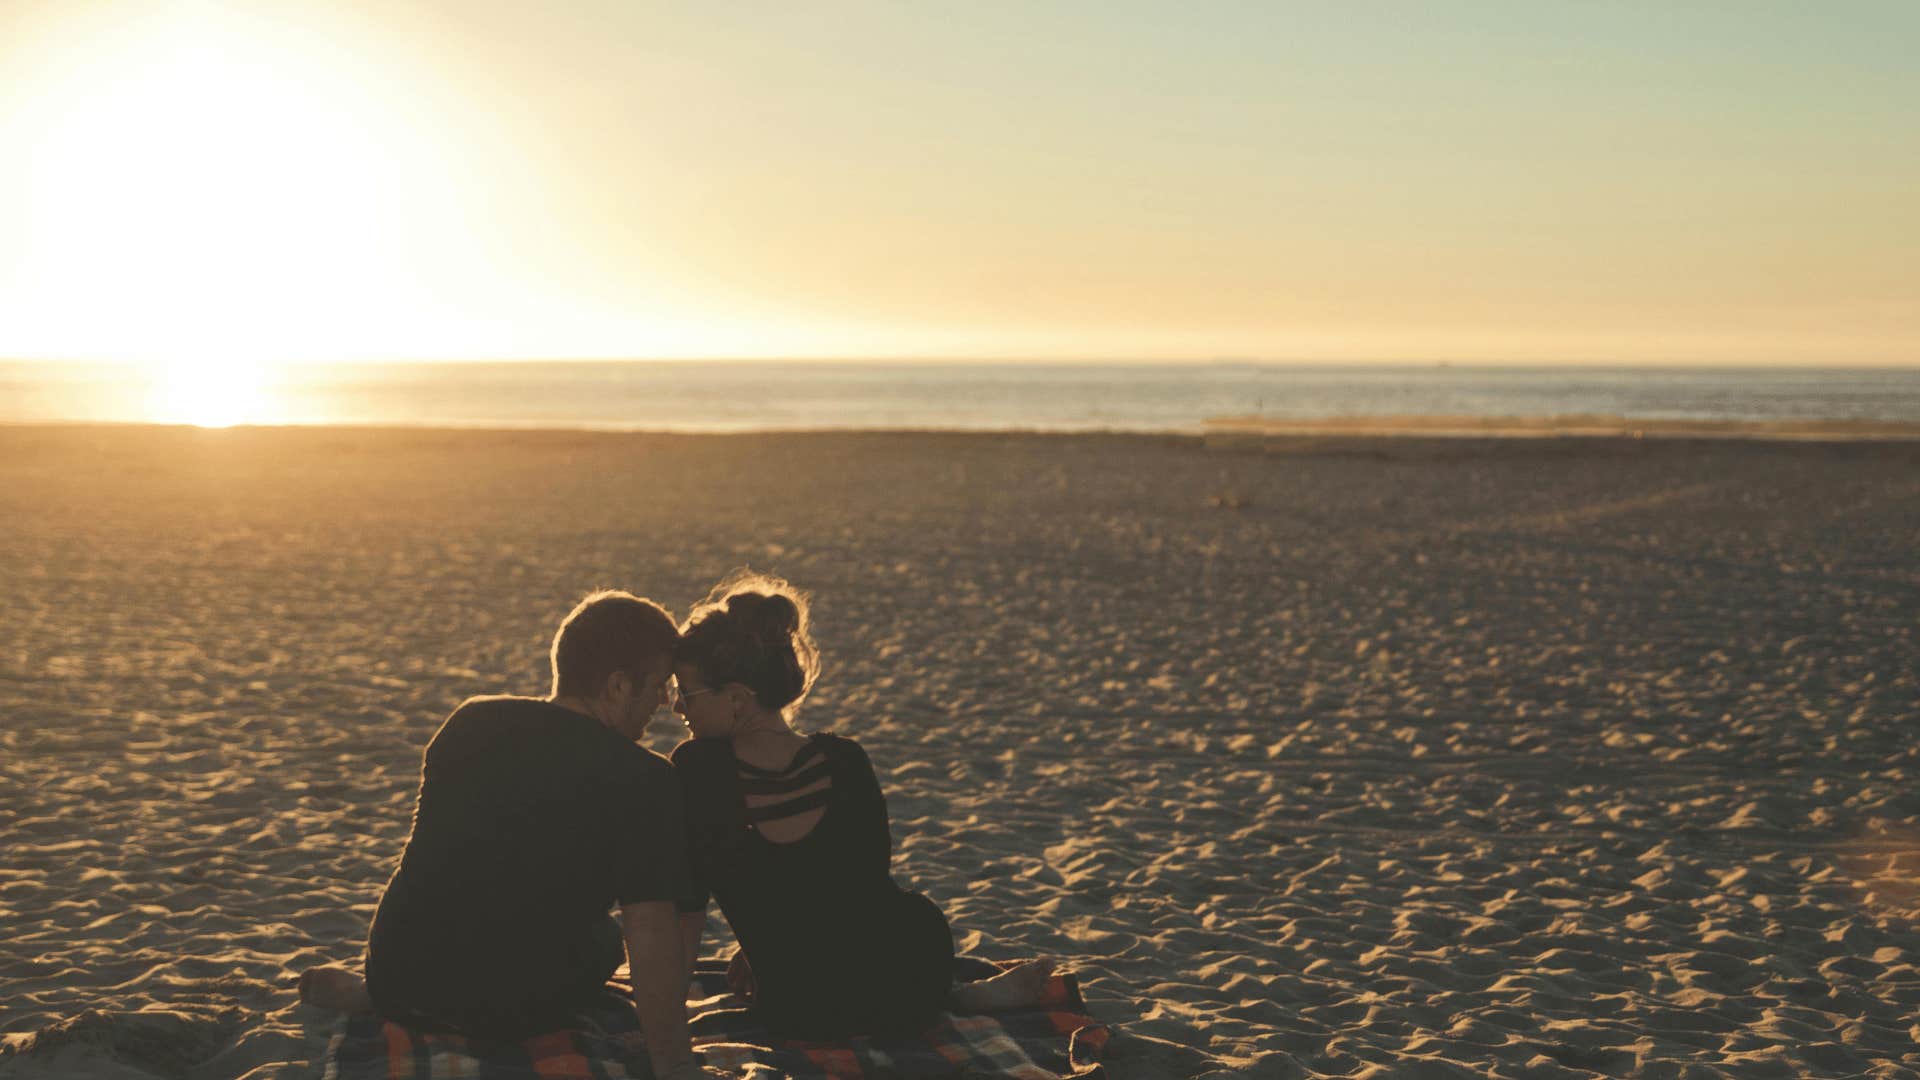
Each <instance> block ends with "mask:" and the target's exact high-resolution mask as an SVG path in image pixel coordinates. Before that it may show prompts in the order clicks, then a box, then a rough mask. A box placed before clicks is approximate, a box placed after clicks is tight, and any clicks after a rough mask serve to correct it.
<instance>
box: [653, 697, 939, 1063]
mask: <svg viewBox="0 0 1920 1080" xmlns="http://www.w3.org/2000/svg"><path fill="white" fill-rule="evenodd" d="M673 764H674V766H675V768H677V769H679V770H680V775H681V778H682V786H683V788H684V789H685V791H686V794H687V840H688V846H689V850H690V853H691V856H692V861H693V874H694V880H695V883H696V885H697V886H699V887H700V888H702V889H703V890H705V891H707V892H710V893H711V894H712V896H713V898H714V899H715V900H717V901H718V902H719V904H720V911H721V913H722V914H723V915H725V916H726V919H727V924H728V925H729V926H731V927H732V928H733V933H734V936H735V937H736V938H738V939H739V941H740V947H741V948H742V949H743V950H745V952H746V954H747V960H748V962H749V963H751V964H752V965H753V975H754V982H755V989H754V1001H753V1012H754V1015H755V1017H756V1018H757V1019H759V1020H760V1022H762V1023H764V1024H766V1025H767V1027H769V1028H770V1029H772V1030H773V1031H774V1032H775V1033H776V1034H779V1035H783V1036H786V1037H789V1038H801V1039H838V1038H845V1037H847V1036H851V1035H883V1034H892V1033H911V1032H917V1031H919V1030H921V1029H923V1028H924V1027H925V1026H926V1025H927V1024H928V1023H929V1022H930V1021H931V1020H932V1018H933V1016H934V1014H935V1013H937V1012H939V1011H940V1010H941V1009H943V1008H945V1006H946V1000H947V993H948V991H949V990H950V988H951V987H952V983H953V967H954V965H953V932H952V930H951V929H950V928H949V927H948V925H947V920H946V916H944V915H942V914H941V913H940V909H939V908H938V907H937V906H935V905H934V903H933V902H932V901H931V900H928V899H927V898H926V897H924V896H922V895H920V894H919V893H913V892H907V891H905V890H903V889H901V888H900V887H899V886H898V885H896V884H894V881H893V878H892V876H891V875H890V874H889V865H890V863H891V860H892V854H893V852H892V846H893V845H892V837H891V835H890V834H889V832H888V830H887V804H886V800H885V799H884V798H883V797H882V796H881V794H880V784H879V781H878V780H877V779H875V777H874V774H873V765H872V763H871V762H869V761H868V760H867V755H866V751H864V750H862V749H860V745H859V744H858V743H856V742H854V741H853V740H851V739H843V738H841V737H839V736H837V735H830V734H820V735H814V736H812V737H811V738H809V739H808V741H807V745H806V746H805V747H803V748H802V749H801V750H800V752H799V753H798V754H796V755H794V758H793V760H792V762H791V763H789V764H788V766H787V767H786V768H785V769H783V770H778V771H769V770H763V769H757V768H754V767H753V766H751V765H748V764H747V763H745V762H743V761H739V760H737V759H736V758H735V757H734V754H733V745H732V744H731V743H730V742H728V741H727V740H725V739H695V740H690V741H688V742H685V743H682V744H680V746H679V747H678V748H677V749H676V750H675V751H674V753H673ZM823 777H831V779H832V783H831V785H830V786H828V787H826V788H825V789H824V790H819V791H814V792H811V793H802V794H797V795H796V794H793V793H795V792H802V791H804V789H807V788H809V787H811V786H812V785H815V784H817V783H818V782H819V781H820V780H821V778H823ZM748 792H753V793H756V794H759V795H763V796H780V795H788V796H789V797H788V798H786V799H778V798H775V799H774V800H773V802H772V805H764V806H754V807H749V806H748V805H747V803H746V799H745V795H746V794H747V793H748ZM821 807H825V814H824V816H822V817H821V818H820V820H819V822H818V823H817V824H815V825H814V827H813V829H812V830H811V831H809V832H808V833H807V834H806V835H805V836H804V837H802V838H800V839H799V840H796V841H794V842H792V843H785V844H781V843H774V842H773V841H770V840H768V839H767V838H766V837H764V836H762V835H761V834H760V832H759V831H758V830H757V829H756V828H755V826H756V824H757V823H760V822H765V821H769V820H776V819H779V818H785V817H791V816H793V815H796V814H800V813H805V812H806V811H808V810H813V809H818V808H821Z"/></svg>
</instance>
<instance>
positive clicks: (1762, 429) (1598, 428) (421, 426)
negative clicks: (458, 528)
mask: <svg viewBox="0 0 1920 1080" xmlns="http://www.w3.org/2000/svg"><path fill="white" fill-rule="evenodd" d="M34 429H40V430H46V431H64V432H74V431H83V430H90V429H92V430H99V431H103V432H105V431H112V432H129V433H131V432H152V433H160V432H179V433H184V434H202V435H206V436H209V437H217V436H220V435H229V434H230V435H238V434H257V433H267V432H287V433H295V432H301V433H310V434H322V433H336V434H346V433H353V434H367V435H372V434H407V433H434V432H437V433H446V434H449V435H452V434H466V435H480V436H484V435H489V434H497V435H513V436H527V435H541V434H551V435H562V436H564V435H596V436H621V435H632V436H700V437H715V436H721V437H738V436H747V437H753V436H789V435H808V436H831V435H859V436H917V435H927V436H942V437H946V436H973V437H982V438H1003V437H1009V436H1019V437H1037V436H1044V437H1050V438H1072V437H1082V436H1090V437H1126V438H1182V439H1195V440H1199V441H1201V442H1204V443H1205V444H1206V445H1208V446H1221V445H1235V444H1258V443H1269V442H1274V443H1278V442H1297V441H1300V440H1306V441H1309V442H1312V441H1320V440H1328V439H1338V440H1375V439H1378V440H1385V441H1390V442H1401V441H1407V440H1424V439H1433V440H1485V441H1509V440H1511V441H1526V442H1538V441H1550V440H1606V441H1612V440H1627V441H1635V440H1640V441H1648V440H1658V441H1685V440H1743V441H1757V442H1920V423H1903V422H1897V421H1865V420H1860V421H1855V420H1805V421H1801V420H1772V421H1738V420H1664V419H1662V420H1652V419H1642V420H1636V419H1633V418H1631V417H1620V416H1586V415H1582V416H1502V417H1474V416H1341V417H1326V418H1307V419H1287V418H1280V417H1263V416H1231V417H1212V418H1208V419H1206V420H1203V421H1201V422H1199V423H1196V424H1192V425H1187V426H1181V427H1168V428H1125V427H1067V426H1059V427H1044V426H1025V427H1021V426H1008V427H908V426H899V427H854V426H837V427H836V426H820V427H801V426H788V427H744V426H741V427H729V426H722V425H712V426H699V425H676V426H623V425H612V424H591V423H587V424H579V423H576V424H554V423H544V422H538V421H529V422H523V423H515V422H508V421H498V420H482V421H470V422H462V421H446V422H435V423H390V422H384V421H368V422H364V423H285V424H233V425H224V426H206V425H196V424H178V423H153V422H145V421H137V420H124V421H123V420H0V430H12V431H28V430H34Z"/></svg>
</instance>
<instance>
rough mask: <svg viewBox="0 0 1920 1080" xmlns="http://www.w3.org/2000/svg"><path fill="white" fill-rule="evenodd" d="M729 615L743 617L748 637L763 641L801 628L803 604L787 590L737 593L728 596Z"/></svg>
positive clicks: (742, 625) (742, 622)
mask: <svg viewBox="0 0 1920 1080" xmlns="http://www.w3.org/2000/svg"><path fill="white" fill-rule="evenodd" d="M727 614H729V615H731V616H733V617H734V618H736V619H739V620H740V623H741V629H743V630H744V631H746V633H747V634H748V636H750V637H754V638H758V639H760V640H763V641H765V640H772V639H775V638H779V637H784V636H787V635H790V634H794V633H797V632H799V630H800V607H799V605H798V604H795V603H794V602H793V599H792V598H791V597H789V596H787V595H786V594H784V593H762V592H737V593H734V594H732V595H731V596H728V597H727Z"/></svg>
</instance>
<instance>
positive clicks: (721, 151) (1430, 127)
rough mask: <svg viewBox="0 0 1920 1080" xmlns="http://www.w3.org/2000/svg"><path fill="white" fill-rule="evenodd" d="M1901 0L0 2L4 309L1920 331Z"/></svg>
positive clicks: (840, 334)
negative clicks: (1817, 0)
mask: <svg viewBox="0 0 1920 1080" xmlns="http://www.w3.org/2000/svg"><path fill="white" fill-rule="evenodd" d="M1916 41H1920V4H1915V3H1912V2H1911V0H1886V2H1879V3H1874V2H1846V3H1834V4H1827V5H1810V4H1804V3H1764V2H1758V0H1753V2H1737V3H1736V2H1728V3H1709V2H1703V0H1694V2H1687V3H1681V4H1673V3H1671V2H1668V3H1612V4H1590V3H1545V2H1537V0H1536V2H1512V3H1508V2H1492V0H1485V2H1478V3H1468V2H1453V3H1446V4H1433V3H1394V4H1388V3H1355V4H1340V5H1332V4H1280V3H1249V4H1227V3H1213V4H1171V3H1169V4H1131V3H1115V2H1112V0H1105V2H1099V3H1051V4H1044V5H1043V4H1026V3H1004V4H1001V3H979V4H952V5H932V4H891V3H872V4H866V3H840V4H830V5H780V4H764V5H762V4H730V5H700V6H692V5H689V6H685V7H675V6H664V5H662V6H652V5H640V4H634V3H630V2H613V0H607V2H598V3H593V2H575V3H570V4H551V5H549V4H531V3H501V4H487V3H475V2H461V3H446V4H418V3H413V4H393V3H383V4H377V5H375V4H369V5H365V6H352V5H344V4H318V3H279V4H267V5H252V6H241V5H223V4H211V3H195V4H178V5H156V4H151V3H148V4H140V5H88V4H78V3H70V2H63V3H46V4H39V3H32V2H29V3H24V4H23V3H20V2H18V0H13V2H11V3H6V2H0V355H8V356H104V357H117V356H132V357H135V358H153V359H162V360H164V359H168V358H178V357H182V356H187V355H194V354H197V353H199V352H202V351H211V352H215V353H221V354H226V355H231V356H248V357H251V356H256V355H261V356H267V357H269V358H308V359H313V358H331V357H338V358H398V357H495V356H499V357H506V356H512V357H533V356H622V357H629V356H649V355H672V356H702V355H731V356H796V355H839V356H845V355H885V356H1027V357H1062V356H1072V357H1139V358H1178V357H1195V358H1210V357H1218V356H1243V357H1259V358H1264V359H1348V358H1351V359H1409V360H1411V359H1438V358H1451V359H1469V360H1554V359H1559V360H1623V361H1713V362H1741V361H1749V362H1773V361H1787V362H1802V363H1836V364H1864V363H1920V289H1916V287H1915V285H1914V282H1916V281H1920V194H1916V193H1920V135H1917V134H1916V130H1920V129H1916V127H1915V122H1914V118H1915V116H1916V115H1920V64H1915V63H1914V62H1913V57H1912V46H1913V44H1914V42H1916Z"/></svg>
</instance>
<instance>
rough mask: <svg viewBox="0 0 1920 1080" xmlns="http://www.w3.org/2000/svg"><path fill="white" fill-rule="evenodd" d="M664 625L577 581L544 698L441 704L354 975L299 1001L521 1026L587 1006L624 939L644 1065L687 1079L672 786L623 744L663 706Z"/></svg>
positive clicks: (500, 1029)
mask: <svg viewBox="0 0 1920 1080" xmlns="http://www.w3.org/2000/svg"><path fill="white" fill-rule="evenodd" d="M678 637H679V635H678V633H677V632H676V630H675V629H674V625H673V619H672V618H671V617H670V616H668V615H667V613H666V611H665V610H663V609H662V608H661V607H660V606H659V605H658V604H655V603H653V602H652V601H649V600H643V599H640V598H639V597H636V596H633V595H631V594H628V593H624V592H598V593H594V594H593V595H591V596H589V597H587V598H586V599H585V600H582V601H581V602H580V604H579V606H577V607H575V608H574V609H573V612H572V613H571V614H569V615H568V616H567V618H566V621H565V622H563V623H562V624H561V626H560V630H559V632H558V633H556V634H555V635H554V639H553V650H552V661H553V692H552V693H551V694H550V695H549V696H548V697H546V698H544V699H537V698H521V697H483V698H472V699H469V700H468V701H466V702H464V703H463V704H461V706H460V707H459V708H457V709H455V710H454V711H453V714H452V715H451V716H449V717H448V718H447V720H446V723H444V724H443V725H441V728H440V731H439V733H438V734H436V735H435V736H434V737H433V741H432V742H431V743H429V744H428V745H427V751H426V755H425V757H424V759H423V762H422V765H421V776H420V794H419V800H418V802H417V803H416V805H415V807H414V813H413V832H412V835H410V836H409V837H408V838H407V846H406V850H405V852H404V853H402V855H401V857H400V866H399V868H398V869H397V870H396V871H394V874H393V877H392V879H391V880H390V881H388V883H387V890H386V894H385V895H384V896H383V897H382V898H381V900H380V907H379V910H378V911H377V912H376V913H375V915H374V918H373V927H372V929H371V931H370V932H369V935H368V941H367V967H366V971H367V975H366V981H365V984H364V986H362V985H361V984H360V982H359V980H358V979H357V978H355V977H354V976H352V975H351V973H348V972H346V971H343V970H341V969H338V968H326V969H319V970H317V971H312V972H308V973H307V974H306V975H305V976H303V977H302V980H301V993H302V997H303V998H304V999H305V1000H307V1001H309V1002H312V1003H314V1004H320V1005H326V1006H331V1007H334V1008H342V1009H348V1010H351V1009H354V1008H355V1007H359V1008H367V1007H371V1008H373V1009H375V1010H377V1011H378V1012H379V1013H380V1014H381V1015H383V1016H385V1017H387V1018H389V1019H391V1020H395V1021H397V1022H399V1023H402V1024H405V1025H408V1026H410V1027H416V1028H422V1029H427V1030H439V1031H455V1032H460V1033H462V1034H467V1035H474V1036H486V1037H493V1038H524V1037H526V1036H529V1035H533V1034H537V1033H540V1032H543V1031H551V1030H555V1029H558V1028H562V1027H565V1026H567V1024H568V1023H569V1018H570V1017H572V1016H574V1015H575V1014H576V1013H578V1012H579V1011H580V1010H581V1009H582V1008H584V1007H587V1006H590V1005H591V1004H593V1003H594V1002H595V1001H596V1000H598V999H599V998H600V997H601V996H602V995H603V994H604V992H605V990H604V988H605V984H606V980H607V977H608V976H609V975H611V974H612V973H613V969H614V968H615V967H617V966H618V965H619V963H620V960H621V953H622V946H623V945H624V949H625V954H626V959H627V961H628V964H629V967H630V968H631V970H632V977H633V1007H634V1010H635V1012H636V1013H637V1014H638V1016H639V1020H640V1027H641V1031H642V1033H643V1034H644V1036H645V1038H646V1043H647V1053H648V1055H649V1056H650V1057H651V1058H652V1059H653V1067H654V1073H655V1075H656V1076H659V1077H668V1076H674V1075H699V1070H697V1069H695V1068H694V1067H693V1064H692V1061H693V1057H692V1050H691V1047H690V1044H689V1041H688V1035H687V1017H686V997H685V992H686V975H685V973H686V970H687V966H686V959H685V958H683V957H682V956H681V955H680V954H681V951H682V944H681V937H680V929H679V919H678V916H677V914H676V911H675V901H676V900H680V899H684V898H685V896H686V894H687V892H688V889H689V880H688V871H687V857H686V838H685V830H684V825H683V821H682V805H681V793H680V784H679V780H678V778H677V777H676V776H675V775H674V772H673V768H672V766H671V765H669V764H668V762H667V760H666V759H665V758H663V757H661V756H660V755H658V754H655V753H653V752H651V751H649V750H647V749H645V748H643V747H641V746H639V745H637V743H636V741H635V740H637V739H639V738H640V737H641V736H642V734H643V733H644V732H645V730H646V726H647V722H648V720H649V719H650V718H651V717H652V716H653V714H654V713H655V712H656V711H657V710H658V709H660V708H661V707H662V706H663V705H664V704H665V703H666V694H667V680H668V679H669V678H670V677H671V676H672V656H673V648H674V645H675V643H676V641H677V640H678ZM616 903H617V904H618V905H619V907H620V914H619V918H618V921H617V922H616V921H615V920H614V919H612V918H609V916H608V911H609V909H610V908H611V907H612V906H613V905H614V904H616Z"/></svg>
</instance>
